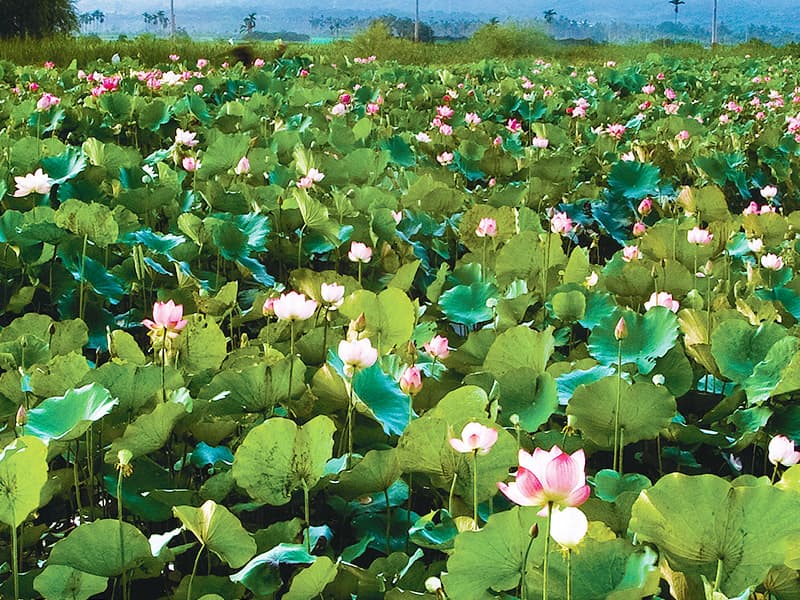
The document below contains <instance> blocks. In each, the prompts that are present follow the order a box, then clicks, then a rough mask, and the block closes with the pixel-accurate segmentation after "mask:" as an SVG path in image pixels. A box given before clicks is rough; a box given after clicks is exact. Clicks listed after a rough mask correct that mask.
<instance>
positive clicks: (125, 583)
mask: <svg viewBox="0 0 800 600" xmlns="http://www.w3.org/2000/svg"><path fill="white" fill-rule="evenodd" d="M123 473H124V469H120V470H119V472H118V474H117V521H118V522H119V554H120V564H122V565H124V564H125V536H124V534H123V531H122V478H123V477H124V475H123ZM190 583H191V582H190ZM121 584H122V597H123V598H126V597H127V595H128V577H127V573H126V571H123V572H122V581H121ZM190 587H191V585H190Z"/></svg>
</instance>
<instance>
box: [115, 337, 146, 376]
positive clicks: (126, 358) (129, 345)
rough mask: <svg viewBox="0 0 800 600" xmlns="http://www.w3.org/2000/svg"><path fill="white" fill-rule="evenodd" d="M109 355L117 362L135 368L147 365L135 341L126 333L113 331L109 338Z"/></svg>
mask: <svg viewBox="0 0 800 600" xmlns="http://www.w3.org/2000/svg"><path fill="white" fill-rule="evenodd" d="M108 351H109V354H110V355H111V358H115V359H117V360H118V361H123V362H128V363H131V364H134V365H137V366H140V367H141V366H144V365H145V364H147V357H145V355H144V352H142V349H141V348H140V347H139V343H138V342H137V341H136V339H135V338H134V337H133V336H132V335H131V334H130V333H128V332H127V331H123V330H122V329H115V330H114V331H112V332H111V334H110V336H109V346H108Z"/></svg>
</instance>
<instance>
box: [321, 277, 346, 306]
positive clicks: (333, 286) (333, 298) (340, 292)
mask: <svg viewBox="0 0 800 600" xmlns="http://www.w3.org/2000/svg"><path fill="white" fill-rule="evenodd" d="M321 292H322V293H321V295H322V303H323V304H324V305H325V306H326V307H327V308H328V310H336V309H337V308H339V307H340V306H341V305H342V302H344V286H343V285H339V284H338V283H323V284H322V286H321Z"/></svg>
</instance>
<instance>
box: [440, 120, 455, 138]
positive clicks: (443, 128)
mask: <svg viewBox="0 0 800 600" xmlns="http://www.w3.org/2000/svg"><path fill="white" fill-rule="evenodd" d="M439 133H441V134H442V135H443V136H445V137H449V136H451V135H453V127H452V126H451V125H448V124H447V123H442V124H441V125H439Z"/></svg>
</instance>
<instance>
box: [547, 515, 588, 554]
mask: <svg viewBox="0 0 800 600" xmlns="http://www.w3.org/2000/svg"><path fill="white" fill-rule="evenodd" d="M588 531H589V520H588V519H587V518H586V515H585V514H583V511H582V510H581V509H580V508H575V507H573V506H567V507H566V508H556V509H554V510H553V520H552V522H551V523H550V536H551V537H552V538H553V539H554V540H555V541H557V542H558V543H559V544H561V545H562V546H563V547H564V548H568V549H570V550H572V549H574V548H575V547H576V546H577V545H578V544H580V543H581V540H583V538H584V537H586V533H587V532H588Z"/></svg>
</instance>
